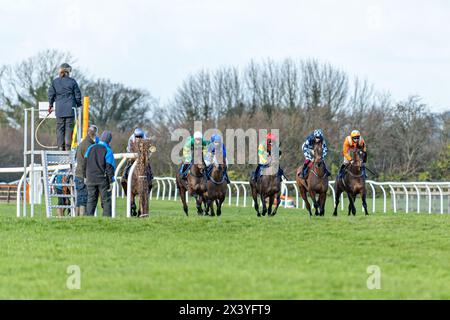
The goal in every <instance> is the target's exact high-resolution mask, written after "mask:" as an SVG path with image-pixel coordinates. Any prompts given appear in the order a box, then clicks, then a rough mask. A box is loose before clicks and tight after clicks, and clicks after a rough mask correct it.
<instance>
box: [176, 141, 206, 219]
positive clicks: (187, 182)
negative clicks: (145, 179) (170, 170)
mask: <svg viewBox="0 0 450 320" xmlns="http://www.w3.org/2000/svg"><path fill="white" fill-rule="evenodd" d="M195 152H196V157H194V159H201V161H196V162H199V163H193V164H190V165H189V167H190V168H189V173H188V175H187V179H183V177H182V175H181V173H180V172H178V173H177V176H176V183H177V188H178V191H179V193H180V198H181V202H182V203H183V210H184V213H185V214H186V216H188V215H189V214H188V205H187V201H186V200H187V199H186V191H189V195H190V196H191V197H194V198H195V200H196V206H197V213H198V215H203V214H204V211H203V208H202V204H203V202H204V193H205V192H206V177H205V167H206V166H205V163H204V160H203V150H202V148H196V151H195Z"/></svg>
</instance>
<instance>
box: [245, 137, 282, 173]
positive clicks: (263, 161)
mask: <svg viewBox="0 0 450 320" xmlns="http://www.w3.org/2000/svg"><path fill="white" fill-rule="evenodd" d="M276 143H278V137H277V136H276V135H274V134H272V133H269V134H267V137H266V143H264V144H263V143H261V144H260V145H259V147H258V166H257V167H256V170H255V172H254V173H253V176H252V180H254V181H256V179H258V177H259V176H260V175H261V170H262V167H267V166H268V165H269V164H270V162H269V158H271V157H272V148H273V147H274V144H276ZM278 146H279V144H278ZM279 155H280V156H281V150H279ZM278 174H281V175H283V170H282V169H281V168H280V171H279V173H278Z"/></svg>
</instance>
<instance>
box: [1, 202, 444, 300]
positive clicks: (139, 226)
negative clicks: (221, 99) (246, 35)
mask: <svg viewBox="0 0 450 320" xmlns="http://www.w3.org/2000/svg"><path fill="white" fill-rule="evenodd" d="M190 205H191V206H192V205H193V201H191V202H190ZM124 207H125V205H124V202H123V201H122V200H119V203H118V211H119V212H120V213H121V214H122V216H123V212H124ZM359 207H360V206H359ZM150 208H151V218H149V219H146V220H137V219H126V218H118V219H116V220H109V219H104V218H78V219H64V220H61V219H50V220H49V219H46V218H43V217H41V216H42V215H43V208H40V207H39V208H37V213H38V214H39V215H40V217H37V218H34V219H31V218H26V219H17V218H15V206H14V205H0V245H1V254H0V299H366V298H367V299H395V298H402V299H415V298H417V299H429V298H436V299H449V298H450V237H449V230H450V216H449V215H427V214H421V215H418V214H397V215H394V214H376V215H371V216H369V217H364V216H363V215H361V214H360V212H359V211H358V216H357V217H348V216H346V215H345V214H344V213H340V214H341V215H340V216H339V217H338V218H333V217H331V216H330V214H331V212H330V210H328V211H327V216H326V217H325V218H313V219H309V217H308V216H307V215H306V212H305V211H304V210H292V209H280V211H279V214H278V215H277V216H276V217H274V218H267V217H266V218H261V219H258V218H257V217H256V215H255V213H254V211H253V210H252V209H250V208H235V207H226V208H225V209H224V214H223V216H222V217H221V218H208V217H198V216H196V215H195V212H194V210H193V208H192V207H191V216H190V217H188V218H186V217H185V216H184V214H183V213H182V211H181V206H180V203H178V202H173V201H170V202H169V201H166V202H162V201H152V202H151V204H150ZM380 208H381V207H380ZM70 265H78V266H79V267H80V268H81V289H80V290H69V289H67V288H66V281H67V277H68V276H69V275H68V274H67V272H66V271H67V267H68V266H70ZM370 265H377V266H379V267H380V268H381V290H373V291H372V290H368V289H367V285H366V281H367V278H368V277H369V274H367V268H368V266H370Z"/></svg>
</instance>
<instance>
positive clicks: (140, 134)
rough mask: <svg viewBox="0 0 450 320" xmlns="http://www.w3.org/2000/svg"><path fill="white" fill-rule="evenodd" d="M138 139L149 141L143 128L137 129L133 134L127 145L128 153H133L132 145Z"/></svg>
mask: <svg viewBox="0 0 450 320" xmlns="http://www.w3.org/2000/svg"><path fill="white" fill-rule="evenodd" d="M136 138H142V139H147V135H146V134H145V132H144V130H142V129H141V128H136V129H135V130H134V132H133V134H132V135H131V136H130V138H129V139H128V145H127V152H128V153H130V152H131V145H132V144H133V143H134V141H136Z"/></svg>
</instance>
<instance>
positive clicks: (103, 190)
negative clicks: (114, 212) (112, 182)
mask: <svg viewBox="0 0 450 320" xmlns="http://www.w3.org/2000/svg"><path fill="white" fill-rule="evenodd" d="M87 190H88V201H87V209H86V214H87V215H88V216H93V215H94V214H95V209H96V208H97V202H98V196H99V195H100V196H101V199H102V208H103V216H104V217H111V190H109V183H107V182H106V181H105V182H104V183H103V184H88V185H87Z"/></svg>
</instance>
